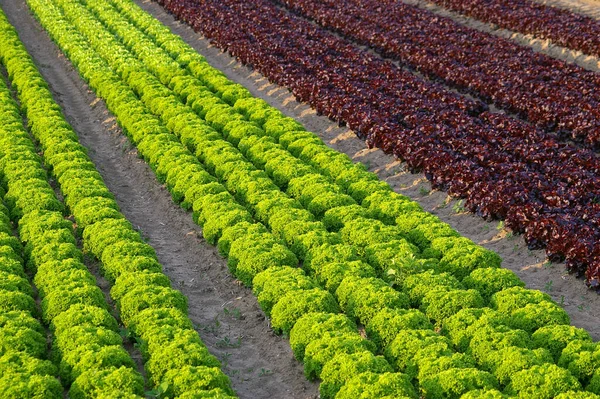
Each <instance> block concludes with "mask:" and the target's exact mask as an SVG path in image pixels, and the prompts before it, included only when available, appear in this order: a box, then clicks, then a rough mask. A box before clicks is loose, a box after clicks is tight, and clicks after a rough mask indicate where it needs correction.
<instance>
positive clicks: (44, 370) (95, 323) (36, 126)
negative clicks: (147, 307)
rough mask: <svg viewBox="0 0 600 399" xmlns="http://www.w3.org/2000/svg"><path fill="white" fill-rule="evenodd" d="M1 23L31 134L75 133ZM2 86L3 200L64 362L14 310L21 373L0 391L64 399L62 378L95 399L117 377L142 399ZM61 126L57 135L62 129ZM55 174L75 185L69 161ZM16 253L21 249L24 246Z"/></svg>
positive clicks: (5, 58)
mask: <svg viewBox="0 0 600 399" xmlns="http://www.w3.org/2000/svg"><path fill="white" fill-rule="evenodd" d="M0 18H1V19H0V24H1V26H0V35H1V37H2V40H1V42H2V45H1V46H0V57H1V59H2V63H3V64H4V66H5V67H6V69H7V71H8V73H9V76H10V78H11V79H12V83H13V87H15V88H18V89H19V99H20V101H21V104H22V105H23V107H24V109H27V115H28V117H30V118H31V119H30V122H31V130H32V131H34V132H36V134H37V135H39V136H43V135H48V134H54V133H56V137H59V138H60V137H61V136H64V135H67V134H71V135H72V132H71V131H69V130H63V129H60V126H48V125H46V124H44V122H43V121H42V120H41V118H40V116H41V115H43V114H44V113H52V112H53V111H56V108H57V107H56V105H55V104H54V102H53V101H52V98H51V97H48V96H49V91H48V90H47V88H45V83H44V82H43V81H42V80H40V79H39V77H38V79H37V80H33V81H29V80H28V78H29V77H30V76H29V75H28V74H27V70H28V69H30V68H31V67H32V66H33V64H32V63H29V62H27V61H23V60H21V59H20V58H19V57H20V56H21V53H20V52H19V51H18V47H19V45H20V43H19V42H18V38H17V36H16V33H15V32H14V30H13V29H12V27H11V26H10V25H9V24H8V22H7V20H6V18H5V16H4V14H0ZM15 49H16V51H15ZM0 85H1V86H2V88H1V90H2V106H3V109H2V115H3V121H2V122H3V123H2V127H1V128H0V129H1V131H2V158H1V161H0V163H1V166H0V168H1V170H2V175H3V181H2V183H3V185H4V187H5V188H6V189H7V193H6V196H5V201H6V203H7V205H8V208H9V209H10V215H11V217H12V219H13V221H14V222H15V225H17V226H18V233H19V238H20V240H21V242H22V244H23V245H24V250H23V254H24V256H25V259H26V266H27V269H28V271H29V272H30V273H31V274H34V275H35V277H34V282H35V285H36V287H37V290H38V294H39V296H40V298H41V308H42V317H43V319H44V321H45V322H46V323H48V324H49V325H50V328H51V330H52V333H53V336H54V339H53V345H52V352H51V354H50V358H51V359H52V360H53V362H54V363H56V364H58V365H59V367H58V370H56V368H55V366H54V365H53V364H52V363H50V362H48V361H45V362H44V361H40V360H38V359H44V357H45V356H46V353H45V352H46V334H45V331H44V330H43V329H41V328H35V329H34V327H33V326H31V325H30V324H31V321H30V320H28V319H27V318H26V317H24V316H23V315H22V314H19V313H18V312H12V313H11V312H7V313H5V314H3V316H4V317H6V319H5V320H7V321H9V320H10V322H8V323H7V324H5V325H4V326H3V328H2V332H3V335H4V334H6V335H8V334H10V333H11V332H13V331H15V330H14V328H17V327H20V331H19V333H15V335H14V336H13V339H12V340H10V341H8V342H7V341H4V342H3V345H2V347H3V349H4V350H3V352H4V351H6V352H7V353H6V354H5V356H6V361H7V364H6V366H12V368H13V372H9V373H7V374H5V375H3V377H4V378H3V381H2V387H1V389H2V392H3V393H4V394H5V395H6V396H7V397H36V395H39V397H44V398H60V397H62V394H63V389H62V387H61V384H60V383H59V382H58V380H57V379H55V378H51V376H56V375H60V379H61V382H62V384H63V385H64V386H65V387H69V386H70V390H69V395H70V397H72V398H84V397H90V396H92V395H94V394H95V393H103V394H106V395H110V394H111V393H114V385H113V386H111V381H115V380H121V381H123V382H124V384H123V387H122V389H121V388H120V389H119V391H120V392H123V393H126V394H127V393H131V394H138V395H141V394H143V386H144V385H143V379H142V377H141V376H140V375H139V373H137V371H135V368H134V363H133V360H132V359H131V357H130V356H129V354H128V353H127V352H126V351H125V349H124V348H123V346H122V338H121V336H120V335H119V333H118V326H117V321H116V320H115V319H114V317H112V316H111V315H110V313H109V312H108V305H107V303H106V300H105V298H104V294H103V293H102V291H101V290H100V288H99V287H98V286H97V285H96V280H95V278H94V277H93V276H92V275H91V274H90V273H89V271H88V270H87V268H86V266H85V265H84V264H83V254H82V252H81V251H80V250H79V249H78V247H77V245H76V240H75V236H74V233H73V223H72V222H71V221H69V220H66V219H65V218H64V217H63V211H64V205H63V204H62V202H60V201H59V199H58V198H57V197H56V194H55V192H54V190H53V188H52V187H51V186H50V184H49V183H48V175H47V173H46V170H45V169H44V167H43V164H42V159H41V158H40V157H39V156H38V154H37V150H36V148H35V146H34V144H33V142H32V141H31V138H30V136H29V133H28V132H27V131H26V130H25V129H24V127H23V120H22V117H21V114H20V112H19V108H18V106H17V104H16V103H15V102H14V101H13V100H12V98H11V95H10V92H9V90H8V88H7V87H6V86H5V85H4V81H2V82H0ZM40 87H41V90H40ZM54 128H56V129H57V131H56V132H54ZM45 157H46V159H53V160H56V162H57V163H58V162H60V161H64V158H63V157H62V156H61V154H60V153H59V152H57V151H52V149H49V151H48V152H47V153H46V154H45ZM57 171H58V172H57V174H56V176H57V178H58V179H59V180H60V182H64V181H65V180H64V179H67V180H70V179H72V178H73V173H72V172H73V171H72V170H71V171H69V170H68V167H67V165H66V164H63V165H58V168H57ZM65 192H68V193H69V194H70V195H69V200H70V199H71V198H75V197H76V196H77V195H80V196H81V194H82V192H81V191H76V190H74V189H73V188H71V189H70V190H68V191H65ZM70 203H71V204H73V202H70ZM8 231H10V229H9V230H8ZM13 248H16V249H17V250H18V249H19V247H17V246H13ZM6 255H7V258H8V259H6V260H7V262H6V263H3V266H6V267H7V269H10V268H13V267H16V266H17V265H18V264H19V263H20V262H21V258H20V256H19V254H17V253H14V251H13V254H12V255H13V256H11V257H9V255H10V254H9V253H6ZM15 272H16V273H18V274H21V278H22V277H23V276H24V274H23V271H22V270H17V269H15ZM7 281H10V279H8V280H7ZM29 290H31V288H30V287H29ZM13 295H16V292H13ZM19 296H20V301H19V304H20V306H15V307H13V308H12V309H13V310H14V311H21V312H23V311H28V312H30V313H34V312H35V302H34V300H33V298H32V297H31V296H28V297H27V298H25V297H24V296H23V294H20V295H19ZM11 299H13V298H11ZM14 299H16V298H14ZM25 299H27V300H25ZM39 327H41V326H39ZM40 332H42V333H43V334H40ZM11 341H12V342H11ZM10 344H12V345H10ZM5 345H6V346H5ZM11 346H12V349H18V348H23V347H25V348H27V349H29V350H26V351H24V352H25V353H27V354H29V355H31V356H34V357H35V358H37V359H31V358H29V357H27V356H23V355H17V354H13V353H11ZM19 369H20V372H19ZM27 370H30V373H31V375H30V376H27V374H24V372H26V371H27ZM57 371H58V373H57ZM13 395H14V396H13Z"/></svg>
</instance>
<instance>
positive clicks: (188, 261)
mask: <svg viewBox="0 0 600 399" xmlns="http://www.w3.org/2000/svg"><path fill="white" fill-rule="evenodd" d="M0 5H1V6H2V9H3V10H4V11H5V12H6V13H7V14H8V17H9V20H10V22H11V23H12V24H13V25H14V26H16V27H17V30H18V32H19V35H20V37H21V40H23V42H24V43H25V45H26V47H27V49H28V51H29V52H30V54H32V56H33V57H34V59H35V62H36V64H37V65H38V67H39V68H40V70H41V72H42V74H43V75H44V78H45V79H46V80H47V81H48V83H49V84H50V87H51V88H52V91H53V93H54V94H55V98H56V100H57V101H58V103H59V104H60V105H61V106H62V107H63V109H64V112H65V114H66V117H67V120H68V121H69V122H70V123H71V124H72V126H73V127H74V128H75V129H76V131H77V132H78V133H79V137H80V140H81V142H82V144H84V145H85V146H87V147H88V148H89V149H90V151H89V154H90V156H91V158H92V159H93V161H94V162H95V163H96V166H97V168H98V170H99V171H100V173H101V174H102V176H103V177H104V179H105V182H106V184H107V186H108V187H109V188H110V190H111V191H112V192H113V193H114V194H115V196H116V198H117V202H118V203H119V206H121V210H122V212H123V213H124V214H125V216H126V217H127V218H128V219H129V220H130V221H131V222H132V223H133V224H134V226H136V228H138V229H139V231H140V232H141V233H142V234H143V236H144V237H145V238H146V239H147V242H148V243H149V244H150V245H152V246H153V247H154V248H155V249H156V252H157V254H158V257H159V259H160V261H161V262H162V264H163V265H164V268H165V273H166V274H167V275H168V276H169V277H170V278H171V281H172V282H173V286H174V287H175V288H177V289H179V290H181V291H182V292H183V293H184V294H185V295H186V296H187V297H188V298H189V304H190V318H191V319H192V321H193V322H194V323H195V324H196V326H197V329H198V332H199V334H200V336H201V337H202V339H203V341H204V342H205V343H206V345H207V346H208V347H209V349H210V351H211V352H212V353H213V354H214V355H216V356H217V357H218V358H219V359H220V360H221V361H222V362H223V365H224V367H223V369H224V371H225V372H226V373H227V374H228V375H229V376H230V378H231V380H232V384H233V387H234V389H235V390H236V392H238V394H239V396H240V398H248V399H255V398H298V399H308V398H315V397H317V388H318V385H317V384H316V383H311V382H309V381H307V380H306V379H305V377H304V375H303V371H302V365H301V364H300V363H299V362H298V361H296V360H295V359H294V357H293V355H292V352H291V349H290V347H289V342H288V340H287V339H284V338H282V337H280V336H276V335H274V334H273V333H272V331H271V329H270V326H269V323H268V321H267V320H266V319H265V316H264V314H263V313H262V311H261V310H260V308H259V307H258V304H257V302H256V299H255V298H254V296H253V295H252V292H251V291H250V290H249V289H247V288H244V287H241V286H240V285H239V284H238V283H237V282H236V281H235V280H234V279H233V278H232V277H231V276H230V275H229V272H228V270H227V266H226V261H225V260H224V259H223V258H221V257H220V256H219V255H218V253H217V251H216V249H215V248H214V247H212V246H211V245H209V244H207V243H206V242H204V240H203V239H202V238H201V232H200V228H199V227H198V226H197V225H195V224H194V223H193V221H192V218H191V216H190V214H188V213H186V212H185V211H183V210H182V209H181V208H179V207H177V206H176V205H175V204H174V203H173V202H172V200H171V197H170V194H169V192H168V191H167V190H166V189H165V188H164V187H162V186H161V185H160V184H159V183H158V182H157V181H156V179H155V177H154V175H153V173H152V171H151V170H150V169H149V167H148V166H147V164H146V163H145V162H144V161H143V160H141V159H140V158H139V157H138V156H137V153H136V151H135V150H133V149H132V147H131V145H130V144H129V142H128V141H127V139H126V138H125V137H124V136H123V134H122V132H121V131H120V129H119V128H118V127H117V126H116V124H115V120H114V118H113V117H112V115H110V114H109V113H108V111H107V110H106V107H105V105H104V103H103V102H102V101H101V100H99V99H97V98H96V97H95V96H94V94H93V93H92V92H91V91H90V90H89V88H88V87H87V85H85V84H84V82H83V80H82V79H81V78H80V77H79V75H78V73H77V72H76V71H75V70H74V69H73V67H72V65H71V64H70V63H69V62H68V61H67V60H66V59H65V58H64V56H63V55H62V54H60V52H59V50H58V49H57V47H56V46H55V45H54V43H52V42H51V40H50V39H49V38H48V36H47V35H46V34H45V32H44V31H43V30H42V29H41V28H40V26H39V24H38V23H37V21H35V19H34V18H33V17H32V16H31V14H30V12H29V10H28V8H27V6H26V4H25V2H24V1H23V0H15V1H13V0H0ZM100 283H101V284H100V285H101V286H102V288H103V289H104V290H105V291H107V290H108V289H109V287H108V284H106V283H105V282H104V281H102V280H101V281H100Z"/></svg>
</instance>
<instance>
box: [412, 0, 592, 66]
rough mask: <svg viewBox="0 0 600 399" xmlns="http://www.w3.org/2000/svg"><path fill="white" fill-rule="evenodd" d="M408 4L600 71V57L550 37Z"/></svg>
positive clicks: (421, 1)
mask: <svg viewBox="0 0 600 399" xmlns="http://www.w3.org/2000/svg"><path fill="white" fill-rule="evenodd" d="M401 1H403V2H404V3H406V4H410V5H413V6H417V7H419V8H422V9H424V10H428V11H431V12H433V13H435V14H437V15H440V16H442V17H446V18H450V19H452V20H453V21H454V22H456V23H459V24H461V25H463V26H466V27H469V28H471V29H476V30H478V31H481V32H485V33H489V34H492V35H494V36H499V37H502V38H504V39H508V40H511V41H513V42H515V43H517V44H519V45H521V46H524V47H529V48H531V49H533V50H534V51H535V52H538V53H542V54H546V55H548V56H550V57H553V58H556V59H559V60H562V61H566V62H568V63H570V64H575V65H578V66H580V67H582V68H584V69H587V70H588V71H594V72H600V58H598V57H595V56H592V55H587V54H584V53H582V52H581V51H579V50H572V49H569V48H566V47H562V46H559V45H557V44H554V43H553V42H552V41H551V40H549V39H540V38H537V37H535V36H533V35H524V34H522V33H519V32H515V31H512V30H508V29H502V28H499V27H498V26H496V25H495V24H490V23H486V22H482V21H479V20H477V19H474V18H471V17H467V16H466V15H463V14H460V13H457V12H454V11H450V10H448V9H446V8H444V7H441V6H438V5H437V4H434V3H430V2H428V1H427V0H401ZM552 1H569V0H552ZM599 8H600V7H599Z"/></svg>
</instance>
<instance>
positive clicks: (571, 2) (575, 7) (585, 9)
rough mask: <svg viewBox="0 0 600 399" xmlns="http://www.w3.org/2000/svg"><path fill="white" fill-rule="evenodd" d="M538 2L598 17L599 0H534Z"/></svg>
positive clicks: (599, 10)
mask: <svg viewBox="0 0 600 399" xmlns="http://www.w3.org/2000/svg"><path fill="white" fill-rule="evenodd" d="M535 1H537V2H538V3H542V4H546V5H549V6H553V7H557V8H564V9H567V10H571V11H572V12H575V13H578V14H582V15H587V16H588V17H592V18H595V19H600V0H535Z"/></svg>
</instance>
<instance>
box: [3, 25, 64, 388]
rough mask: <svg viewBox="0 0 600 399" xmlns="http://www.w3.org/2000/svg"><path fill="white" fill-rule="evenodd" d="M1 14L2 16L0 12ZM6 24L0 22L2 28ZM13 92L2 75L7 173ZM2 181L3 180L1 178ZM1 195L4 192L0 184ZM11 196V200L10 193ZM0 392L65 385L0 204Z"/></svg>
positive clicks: (16, 118) (15, 121)
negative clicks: (50, 352)
mask: <svg viewBox="0 0 600 399" xmlns="http://www.w3.org/2000/svg"><path fill="white" fill-rule="evenodd" d="M0 17H1V15H0ZM3 27H4V26H3V24H1V23H0V29H2V28H3ZM15 109H16V104H14V102H13V99H12V97H11V94H10V92H9V90H8V88H7V87H6V85H5V83H4V79H0V123H1V124H2V127H0V135H1V136H2V140H1V141H0V148H1V151H2V155H3V156H2V157H1V158H0V162H1V163H2V164H3V165H5V164H6V167H3V168H2V169H3V172H4V170H6V171H8V173H7V174H6V175H5V174H4V173H3V174H2V175H3V176H9V177H10V176H11V169H12V174H13V175H14V173H15V171H16V170H15V169H16V168H15V167H14V165H12V164H14V162H10V161H9V160H8V159H6V156H5V155H4V153H5V151H6V150H7V147H10V144H8V145H7V144H6V143H7V141H9V140H10V137H11V136H13V135H16V134H17V133H16V132H15V131H16V130H17V129H18V130H19V131H20V130H22V126H19V125H20V124H21V121H20V115H19V114H18V113H17V112H15ZM2 183H3V186H5V185H6V184H5V179H3V182H2ZM1 193H2V199H3V200H4V198H5V196H6V192H5V191H4V189H2V192H1ZM12 198H13V201H14V199H15V197H14V195H13V197H12ZM0 243H1V245H0V253H1V254H2V255H1V261H0V375H1V377H0V394H1V395H2V396H3V397H33V396H36V395H38V397H40V398H59V397H62V392H63V388H62V386H61V384H60V383H59V381H58V379H57V378H56V376H57V374H58V373H57V370H56V367H55V366H54V365H53V364H52V363H51V362H50V361H48V360H47V355H48V354H47V348H46V347H47V345H46V330H45V329H44V327H43V326H42V324H41V323H40V322H39V320H38V317H39V314H38V313H39V312H38V309H37V307H36V304H35V300H34V292H33V289H32V286H31V283H30V282H29V280H28V278H27V275H26V274H25V268H24V261H23V258H22V254H23V247H22V244H21V241H20V240H19V239H18V238H17V237H15V236H14V235H13V227H12V223H11V220H10V211H9V210H8V209H7V208H6V206H5V205H4V204H1V205H0Z"/></svg>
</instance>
